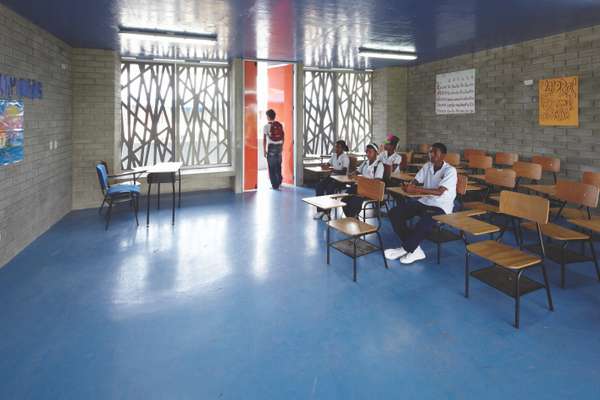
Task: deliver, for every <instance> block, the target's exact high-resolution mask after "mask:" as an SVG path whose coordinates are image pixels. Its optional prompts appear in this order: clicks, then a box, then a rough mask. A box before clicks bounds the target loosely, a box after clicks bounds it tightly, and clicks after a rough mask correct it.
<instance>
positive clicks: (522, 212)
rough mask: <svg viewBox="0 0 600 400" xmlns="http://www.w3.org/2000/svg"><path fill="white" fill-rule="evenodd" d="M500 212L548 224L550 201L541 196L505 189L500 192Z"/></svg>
mask: <svg viewBox="0 0 600 400" xmlns="http://www.w3.org/2000/svg"><path fill="white" fill-rule="evenodd" d="M500 212H501V213H502V214H506V215H511V216H513V217H518V218H523V219H526V220H528V221H533V222H536V223H538V224H547V223H548V214H549V212H550V201H548V199H544V198H542V197H539V196H531V195H528V194H524V193H519V192H511V191H508V190H503V191H502V192H500Z"/></svg>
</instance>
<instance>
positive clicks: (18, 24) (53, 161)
mask: <svg viewBox="0 0 600 400" xmlns="http://www.w3.org/2000/svg"><path fill="white" fill-rule="evenodd" d="M70 58H71V50H70V48H69V47H68V46H67V45H66V44H65V43H63V42H61V41H59V40H58V39H56V38H54V37H53V36H51V35H50V34H48V33H47V32H45V31H43V30H42V29H40V28H38V27H36V26H35V25H33V24H32V23H30V22H28V21H27V20H25V19H24V18H22V17H20V16H19V15H17V14H15V13H14V12H12V11H11V10H9V9H7V8H6V7H4V6H1V5H0V72H1V73H3V74H9V75H14V76H17V77H20V78H29V79H35V80H38V81H41V82H42V83H43V91H44V98H43V99H41V100H25V159H24V161H23V162H21V163H19V164H14V165H10V166H4V167H0V267H2V266H3V265H4V264H5V263H6V262H8V261H9V260H10V259H11V258H12V257H14V256H15V255H16V254H17V253H18V252H20V251H21V250H22V249H23V248H24V247H25V246H27V245H28V244H29V243H31V242H32V241H33V240H34V239H35V238H36V237H38V236H39V235H40V234H42V233H43V232H45V231H46V230H47V229H48V228H49V227H50V226H52V225H53V224H54V223H55V222H57V221H58V220H59V219H60V218H62V217H63V216H64V215H65V214H66V213H67V212H69V211H70V210H71V183H72V176H71V152H72V150H71V61H70ZM51 143H56V145H57V146H56V149H53V150H51V149H50V144H51ZM53 147H54V146H53Z"/></svg>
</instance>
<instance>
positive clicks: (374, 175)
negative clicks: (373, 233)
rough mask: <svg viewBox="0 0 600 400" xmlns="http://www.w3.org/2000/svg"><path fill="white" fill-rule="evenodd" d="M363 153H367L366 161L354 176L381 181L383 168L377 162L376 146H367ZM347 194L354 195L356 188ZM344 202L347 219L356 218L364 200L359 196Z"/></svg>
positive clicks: (379, 162)
mask: <svg viewBox="0 0 600 400" xmlns="http://www.w3.org/2000/svg"><path fill="white" fill-rule="evenodd" d="M365 152H366V153H367V159H366V160H365V161H363V163H362V164H361V165H360V167H358V170H357V171H356V172H355V173H354V174H360V175H362V176H363V177H365V178H369V179H380V180H383V172H384V169H385V168H384V166H383V163H382V162H381V161H379V158H378V155H379V153H378V147H377V145H376V144H375V143H371V144H369V145H367V148H366V150H365ZM349 193H352V194H356V187H354V188H352V190H351V191H350V192H349ZM345 201H346V206H345V207H344V214H345V215H346V216H347V217H356V216H357V215H358V213H359V212H360V210H361V209H362V205H363V202H364V201H365V199H364V198H362V197H359V196H352V197H349V198H347V199H345Z"/></svg>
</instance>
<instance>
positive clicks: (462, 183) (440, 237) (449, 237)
mask: <svg viewBox="0 0 600 400" xmlns="http://www.w3.org/2000/svg"><path fill="white" fill-rule="evenodd" d="M467 181H468V179H467V176H466V175H458V176H457V181H456V197H457V200H458V202H459V205H460V207H459V210H462V197H463V196H464V195H465V194H466V193H467ZM485 213H486V211H482V210H474V209H471V210H462V211H457V212H453V213H452V214H448V215H453V216H455V217H474V216H477V215H482V214H485ZM437 222H438V224H437V226H436V227H435V229H434V230H433V231H432V232H431V233H430V234H429V235H428V236H427V240H429V241H430V242H433V243H435V244H436V247H437V263H438V264H440V261H441V254H442V244H444V243H448V242H454V241H458V240H462V236H461V235H459V234H456V233H454V232H452V231H450V230H448V229H443V228H442V224H441V223H440V222H439V221H437Z"/></svg>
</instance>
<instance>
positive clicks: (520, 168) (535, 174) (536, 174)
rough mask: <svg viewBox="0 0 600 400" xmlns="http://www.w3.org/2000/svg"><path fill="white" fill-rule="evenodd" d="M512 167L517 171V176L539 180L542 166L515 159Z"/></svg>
mask: <svg viewBox="0 0 600 400" xmlns="http://www.w3.org/2000/svg"><path fill="white" fill-rule="evenodd" d="M512 169H513V170H514V171H515V172H516V173H517V178H525V179H531V180H534V181H539V180H540V179H542V166H541V165H540V164H534V163H530V162H524V161H517V162H516V163H514V164H513V166H512Z"/></svg>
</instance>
